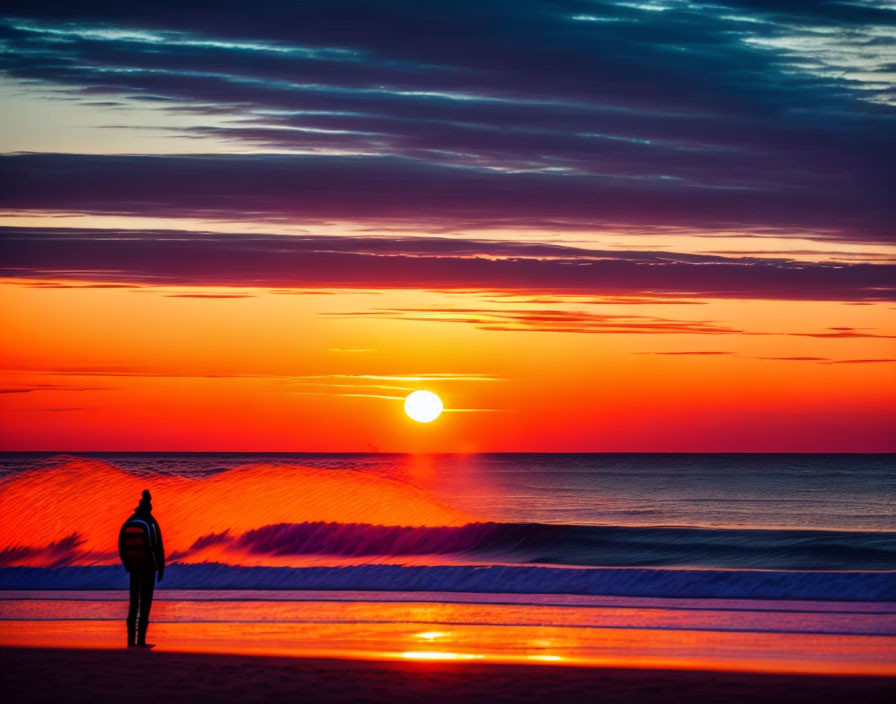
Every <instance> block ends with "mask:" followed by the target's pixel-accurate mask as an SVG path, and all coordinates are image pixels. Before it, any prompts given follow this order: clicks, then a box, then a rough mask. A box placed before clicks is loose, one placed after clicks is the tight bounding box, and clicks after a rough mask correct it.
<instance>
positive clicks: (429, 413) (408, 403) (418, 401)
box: [404, 390, 444, 423]
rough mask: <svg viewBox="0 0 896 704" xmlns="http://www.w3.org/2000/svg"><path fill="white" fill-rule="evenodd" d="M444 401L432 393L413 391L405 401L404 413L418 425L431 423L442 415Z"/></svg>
mask: <svg viewBox="0 0 896 704" xmlns="http://www.w3.org/2000/svg"><path fill="white" fill-rule="evenodd" d="M443 408H444V406H443V405H442V399H440V398H439V397H438V396H436V395H435V394H434V393H433V392H432V391H423V390H420V391H413V392H411V393H410V394H408V397H407V398H406V399H405V400H404V412H405V413H407V414H408V416H410V417H411V418H412V419H413V420H415V421H417V422H418V423H430V422H432V421H434V420H435V419H436V418H438V417H439V416H440V415H442V409H443Z"/></svg>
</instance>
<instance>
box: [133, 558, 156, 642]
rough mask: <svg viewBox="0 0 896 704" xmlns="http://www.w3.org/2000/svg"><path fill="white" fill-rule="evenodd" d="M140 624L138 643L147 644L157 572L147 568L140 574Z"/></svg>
mask: <svg viewBox="0 0 896 704" xmlns="http://www.w3.org/2000/svg"><path fill="white" fill-rule="evenodd" d="M139 581H140V624H139V626H138V627H137V645H146V629H147V628H148V627H149V610H150V609H151V608H152V593H153V591H154V590H155V586H156V573H155V572H154V571H153V570H146V571H145V572H144V573H143V574H142V575H140V580H139Z"/></svg>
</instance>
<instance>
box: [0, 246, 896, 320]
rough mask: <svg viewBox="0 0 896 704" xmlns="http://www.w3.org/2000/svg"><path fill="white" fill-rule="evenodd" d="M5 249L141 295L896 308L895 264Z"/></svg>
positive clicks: (495, 251)
mask: <svg viewBox="0 0 896 704" xmlns="http://www.w3.org/2000/svg"><path fill="white" fill-rule="evenodd" d="M0 248H2V250H3V253H4V258H3V265H2V267H0V276H5V277H7V278H15V279H19V280H24V281H26V282H27V281H33V280H36V281H37V282H46V281H49V282H59V281H62V282H63V284H67V283H68V282H75V283H76V284H77V285H80V283H79V282H84V281H92V282H101V283H113V284H128V285H132V286H141V287H147V286H160V285H161V286H180V287H199V286H212V287H232V288H233V287H236V288H242V289H245V288H253V289H258V288H269V289H273V290H277V291H281V290H283V289H284V288H288V287H292V288H295V289H297V290H299V291H300V292H302V293H305V292H307V291H308V290H309V289H314V288H317V289H319V290H321V289H340V290H348V289H361V290H365V291H366V290H370V289H381V288H414V289H428V290H451V289H454V290H458V291H464V290H471V289H476V290H480V291H492V292H498V293H499V292H501V291H503V292H505V293H509V294H512V295H520V294H521V293H522V294H526V295H528V296H529V297H531V298H532V299H533V300H539V299H542V298H547V300H548V301H549V302H550V297H551V296H557V295H561V296H569V295H571V294H577V295H579V296H585V297H587V298H588V299H589V300H588V302H590V303H594V304H599V303H612V302H617V303H619V304H641V303H644V304H645V305H646V304H648V303H651V302H658V301H663V302H665V303H667V304H670V303H672V302H677V303H683V302H686V301H687V300H688V299H695V298H696V299H700V298H704V299H705V298H713V297H723V298H765V299H769V298H772V299H775V298H780V299H791V300H792V299H797V300H800V299H806V300H859V301H862V300H872V301H873V300H892V299H894V298H896V285H894V284H893V281H896V266H894V265H886V264H877V265H876V264H851V265H847V264H841V263H838V264H831V263H807V262H794V261H790V260H786V259H744V258H725V257H718V256H708V255H695V254H676V253H671V252H643V251H604V250H594V249H585V248H576V247H564V246H558V245H549V244H536V243H531V242H508V241H490V240H479V239H476V240H473V239H459V238H447V237H441V238H427V237H416V238H414V237H393V236H384V237H350V236H345V237H325V236H318V237H308V236H283V235H260V234H251V235H248V234H244V235H236V234H226V235H225V234H208V233H196V232H183V231H142V232H134V231H120V230H66V229H53V228H0ZM53 285H56V284H53ZM139 290H141V291H142V290H146V289H145V288H141V289H139ZM539 291H540V294H538V293H536V292H539ZM245 293H247V294H248V292H245ZM175 295H178V296H180V295H187V296H194V295H196V296H201V297H205V296H209V295H214V296H216V297H217V296H218V295H227V296H230V295H233V296H239V295H243V292H238V291H237V292H221V291H215V292H205V291H192V292H191V291H179V292H177V293H176V294H175ZM492 295H496V294H495V293H493V294H492ZM846 332H848V331H830V334H834V333H846Z"/></svg>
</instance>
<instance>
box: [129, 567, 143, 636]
mask: <svg viewBox="0 0 896 704" xmlns="http://www.w3.org/2000/svg"><path fill="white" fill-rule="evenodd" d="M130 578H131V587H130V593H131V603H130V605H129V606H128V620H127V624H128V647H129V648H130V647H132V646H134V645H136V644H137V604H138V600H139V598H140V578H139V577H138V575H137V573H136V572H133V571H132V572H131V573H130Z"/></svg>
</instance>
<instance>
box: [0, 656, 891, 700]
mask: <svg viewBox="0 0 896 704" xmlns="http://www.w3.org/2000/svg"><path fill="white" fill-rule="evenodd" d="M0 663H2V667H0V696H2V698H3V700H4V701H6V702H10V703H13V704H15V703H19V702H48V701H54V702H82V701H83V702H86V701H112V700H114V699H120V698H127V700H128V701H130V702H135V703H138V704H139V703H140V702H155V701H165V702H166V704H176V703H177V702H187V701H215V702H217V703H218V704H227V703H229V702H262V701H288V700H295V699H297V698H299V697H301V698H302V699H303V700H306V701H328V702H398V703H401V702H428V704H440V703H442V702H459V701H464V702H475V701H489V702H491V703H493V704H499V703H500V702H513V701H529V702H539V701H553V702H564V703H566V702H572V703H574V702H586V701H587V702H593V701H595V700H600V701H601V702H604V703H610V704H611V703H612V702H620V703H622V702H626V703H629V702H632V701H638V702H655V703H657V704H663V703H666V702H676V701H681V700H685V699H686V700H687V701H689V702H692V703H693V702H719V701H725V702H740V701H743V702H748V701H749V702H782V703H783V702H793V701H800V700H806V701H812V702H813V703H814V704H818V703H819V702H844V701H859V700H861V701H862V702H863V703H864V704H873V703H874V702H884V701H891V697H892V694H893V692H894V691H896V677H871V676H858V677H856V676H829V675H793V674H788V675H782V674H759V673H746V672H725V671H697V670H659V669H636V668H601V667H578V666H564V667H556V666H551V665H538V664H531V665H516V664H498V663H466V662H462V663H459V662H440V661H426V662H398V661H384V660H379V661H377V660H355V659H344V658H339V659H336V658H290V657H272V656H253V655H234V654H208V653H173V652H153V651H143V650H127V649H124V648H122V649H118V650H99V649H96V650H79V649H49V648H8V647H0Z"/></svg>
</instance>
